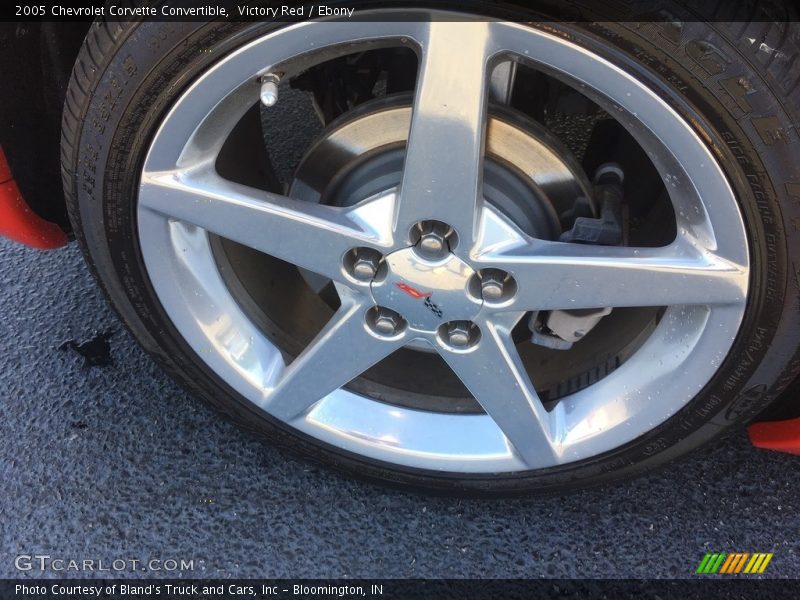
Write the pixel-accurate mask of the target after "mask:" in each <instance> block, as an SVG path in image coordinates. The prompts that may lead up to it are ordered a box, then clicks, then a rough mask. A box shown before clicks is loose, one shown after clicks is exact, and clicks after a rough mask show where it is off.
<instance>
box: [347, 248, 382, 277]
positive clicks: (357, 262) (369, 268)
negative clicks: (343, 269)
mask: <svg viewBox="0 0 800 600" xmlns="http://www.w3.org/2000/svg"><path fill="white" fill-rule="evenodd" d="M381 258H382V256H381V253H380V252H378V251H377V250H373V249H372V248H356V249H355V250H353V251H351V252H350V254H349V255H348V258H347V259H346V260H345V263H346V266H347V267H348V270H349V271H350V274H351V275H352V276H353V277H355V278H356V279H358V280H359V281H371V280H372V279H374V278H375V275H377V274H378V269H379V268H380V264H381Z"/></svg>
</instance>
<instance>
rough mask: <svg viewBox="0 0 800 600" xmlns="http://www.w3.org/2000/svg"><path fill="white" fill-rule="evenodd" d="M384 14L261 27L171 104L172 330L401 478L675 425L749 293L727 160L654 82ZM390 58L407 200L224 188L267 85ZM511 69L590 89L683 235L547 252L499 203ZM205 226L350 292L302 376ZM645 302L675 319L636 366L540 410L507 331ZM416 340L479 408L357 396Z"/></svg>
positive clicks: (569, 449) (593, 58) (158, 154)
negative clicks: (372, 373) (277, 78)
mask: <svg viewBox="0 0 800 600" xmlns="http://www.w3.org/2000/svg"><path fill="white" fill-rule="evenodd" d="M405 14H408V13H405ZM390 16H391V15H390V14H388V13H387V12H381V13H380V14H379V15H377V16H376V21H375V22H372V23H368V24H365V23H363V22H328V23H325V24H319V23H300V24H296V25H291V26H288V27H286V28H284V29H280V30H278V31H275V32H273V33H270V34H268V35H265V36H264V37H261V38H259V39H257V40H255V41H253V42H251V43H249V44H247V45H246V46H244V47H242V48H240V49H239V50H237V51H235V52H233V53H232V54H230V55H228V56H226V57H224V58H222V59H221V60H220V61H219V62H217V63H215V64H214V65H213V66H212V67H211V68H210V69H208V70H207V71H206V72H205V73H204V74H203V75H202V76H200V77H199V78H198V79H197V80H196V81H195V82H194V83H193V84H192V85H191V86H190V87H189V88H188V89H187V90H186V92H185V93H184V94H183V95H182V96H181V97H180V99H179V100H178V101H177V102H176V103H175V104H174V105H173V107H172V108H171V110H170V111H169V113H168V114H167V116H166V117H165V119H164V121H163V123H162V124H161V126H160V128H159V129H158V132H157V133H156V135H155V137H154V139H153V141H152V144H151V146H150V150H149V152H148V154H147V158H146V160H145V164H144V167H143V171H142V175H141V185H140V188H139V198H138V232H139V242H140V245H141V249H142V254H143V258H144V262H145V267H146V270H147V272H148V274H149V277H150V280H151V283H152V286H153V288H154V290H155V293H156V295H157V296H158V298H159V300H160V302H161V304H162V306H163V307H164V309H165V311H166V313H167V315H168V316H169V318H170V319H171V320H172V322H173V323H174V325H175V327H176V328H177V330H178V331H179V332H180V334H181V335H182V336H183V337H184V338H185V340H186V341H187V343H188V344H189V345H190V347H191V348H192V349H193V350H194V352H195V353H196V354H197V355H198V356H199V357H200V358H201V359H202V360H203V361H204V362H205V363H206V364H207V365H208V366H209V368H211V369H212V370H213V371H214V372H215V373H216V374H217V375H218V376H219V377H220V378H221V379H222V380H224V381H225V382H226V383H227V384H228V385H229V386H230V387H232V388H233V389H234V390H236V391H237V392H238V393H239V394H241V395H242V396H243V397H244V398H246V399H247V400H248V401H250V402H251V403H253V404H254V405H255V406H257V407H259V408H260V409H262V410H263V411H265V412H266V413H268V414H269V415H271V416H272V417H274V418H276V419H278V420H280V421H283V422H285V423H286V424H288V425H289V426H291V427H293V428H296V429H297V430H300V431H302V432H304V433H305V434H307V435H309V436H312V437H314V438H316V439H318V440H321V441H323V442H326V443H328V444H331V445H333V446H335V447H338V448H341V449H343V450H346V451H349V452H353V453H356V454H358V455H362V456H365V457H368V458H372V459H376V460H380V461H385V462H388V463H392V464H395V465H401V466H407V467H415V468H420V469H428V470H434V471H444V472H454V473H502V472H513V471H522V470H529V469H539V468H545V467H550V466H555V465H560V464H565V463H570V462H573V461H578V460H581V459H586V458H590V457H593V456H596V455H598V454H600V453H603V452H606V451H608V450H611V449H614V448H617V447H619V446H621V445H623V444H625V443H627V442H629V441H631V440H634V439H635V438H637V437H639V436H641V435H642V434H644V433H645V432H647V431H650V430H651V429H653V428H654V427H656V426H657V425H659V424H660V423H662V422H664V421H665V420H666V419H668V418H669V417H670V416H672V415H673V414H675V413H676V412H677V411H678V410H679V409H680V408H681V407H682V406H684V405H685V404H686V403H687V402H688V401H689V400H691V399H692V398H693V397H694V396H695V395H696V394H697V393H698V392H700V390H701V389H702V388H703V386H704V385H705V384H706V383H707V382H708V381H709V380H710V379H711V377H712V376H713V374H714V373H715V372H716V370H717V368H718V367H719V365H720V364H721V362H722V360H723V359H724V358H725V356H726V354H727V353H728V351H729V349H730V347H731V345H732V343H733V340H734V338H735V336H736V334H737V331H738V329H739V325H740V323H741V321H742V317H743V314H744V309H745V303H746V299H747V292H748V265H749V259H748V251H747V243H746V238H745V228H744V223H743V220H742V216H741V214H740V211H739V208H738V205H737V202H736V199H735V197H734V194H733V192H732V190H731V187H730V185H729V184H728V182H727V180H726V177H725V175H724V173H723V171H722V170H721V168H720V167H719V165H718V164H717V162H716V160H715V158H714V157H713V155H712V154H711V153H710V152H709V151H708V149H707V148H706V146H705V144H704V143H703V141H702V140H701V138H700V137H699V136H698V135H697V134H696V133H695V131H694V130H693V129H692V127H691V126H690V124H689V123H687V122H686V121H685V120H684V119H683V118H682V117H680V116H679V115H678V114H677V113H676V112H675V111H674V110H673V109H672V108H671V107H670V106H669V105H668V104H667V103H666V102H664V101H663V100H662V99H661V98H660V97H659V96H658V95H657V94H656V93H654V92H653V91H652V90H651V89H649V88H648V87H647V86H646V85H645V84H644V83H642V82H641V81H639V80H637V79H636V78H634V77H633V76H631V75H630V74H628V73H626V72H624V71H623V70H621V69H620V68H618V67H616V66H614V65H613V64H611V63H610V62H608V61H606V60H605V59H603V58H601V57H599V56H597V55H594V54H592V53H590V52H588V51H587V50H585V49H583V48H581V47H580V46H578V45H576V44H574V43H572V42H570V41H568V40H566V39H563V38H561V37H556V36H554V35H550V34H548V33H546V32H544V31H539V30H535V29H531V28H528V27H524V26H521V25H516V24H512V23H500V22H478V21H458V22H457V21H450V22H449V21H446V20H445V18H444V17H445V15H437V18H436V19H435V20H432V21H424V20H422V19H420V20H419V21H415V22H387V21H384V20H378V19H384V18H387V17H390ZM418 16H420V17H423V16H426V15H418ZM385 46H406V47H409V48H412V49H413V50H414V51H415V52H416V53H417V55H418V57H419V62H420V68H419V75H418V79H417V87H416V90H415V95H414V101H413V111H412V116H411V123H410V130H409V136H408V143H407V148H406V154H405V161H404V165H403V173H402V180H401V183H400V185H399V187H398V188H396V189H389V190H384V191H383V192H381V193H378V194H375V195H373V196H370V197H368V198H364V199H363V200H362V201H360V202H358V203H357V204H355V205H354V206H350V207H334V206H327V205H321V204H313V203H309V202H305V201H302V200H299V199H297V198H293V197H287V196H280V195H277V194H273V193H269V192H265V191H262V190H258V189H255V188H250V187H247V186H244V185H242V184H239V183H234V182H232V181H229V180H226V179H224V178H223V177H221V176H220V175H219V174H218V173H217V171H216V169H215V161H216V157H217V155H218V154H219V152H220V150H221V148H222V145H223V143H224V141H225V140H226V138H227V137H228V135H229V134H230V133H231V131H232V130H233V128H234V126H235V125H236V124H237V123H238V122H239V121H240V120H241V118H242V116H243V115H244V114H245V112H246V111H247V110H248V109H249V108H251V107H252V106H253V105H254V104H255V103H256V102H258V101H259V92H260V83H259V82H260V80H261V77H262V76H263V75H264V74H267V73H278V72H279V73H282V74H283V77H290V76H291V75H292V74H296V73H298V72H300V71H302V70H303V69H306V68H308V67H309V66H311V65H314V64H316V63H319V62H322V61H324V60H329V59H330V58H332V57H335V56H341V55H345V54H347V53H351V52H353V51H354V48H360V49H369V48H376V47H385ZM454 48H458V51H457V52H456V51H453V49H454ZM509 61H516V62H519V63H521V64H528V65H531V66H533V67H535V68H537V69H540V70H542V71H543V72H546V73H548V74H550V75H552V76H553V77H556V78H558V79H560V80H562V81H564V82H565V83H567V84H568V85H571V86H572V87H574V88H576V89H578V90H580V91H581V92H582V93H583V94H585V95H586V96H587V97H589V98H591V99H592V100H593V101H595V102H596V103H597V104H598V105H600V106H601V107H603V108H604V109H605V110H606V111H607V112H609V113H611V114H613V115H614V116H615V117H616V118H617V120H618V121H619V122H621V123H622V125H623V126H624V127H625V128H626V129H628V131H629V132H630V133H631V134H632V136H633V137H634V138H635V139H636V140H637V142H638V143H639V144H640V145H641V147H642V148H643V149H644V150H645V151H646V152H647V154H648V156H649V157H650V159H651V160H652V162H653V164H654V166H655V167H656V169H657V170H658V172H659V173H660V175H661V177H662V179H663V181H664V183H665V186H666V189H667V191H668V193H669V197H670V200H671V203H672V206H673V209H674V212H675V218H676V222H677V235H676V237H675V239H674V240H673V241H672V242H671V243H670V244H668V245H667V246H662V247H656V248H653V247H619V246H590V245H583V244H573V243H563V242H555V241H551V240H544V239H537V238H534V237H532V236H531V235H529V234H528V233H526V232H524V231H523V230H521V229H520V228H519V227H518V226H517V225H516V224H515V223H514V222H512V220H510V219H509V218H508V217H507V216H506V215H504V214H503V213H502V212H501V211H499V210H497V209H496V208H495V207H494V206H493V205H491V204H490V203H488V202H486V201H485V200H484V195H483V188H482V174H483V166H484V138H485V130H486V123H487V111H488V108H487V107H488V102H489V101H488V98H489V95H490V89H493V88H496V87H497V74H498V73H500V74H502V73H503V72H504V69H503V68H502V65H504V64H508V63H509ZM499 65H500V68H498V66H499ZM500 83H501V84H502V81H501V82H500ZM500 87H502V85H501V86H500ZM492 93H495V91H492ZM209 234H214V235H217V236H221V237H223V238H226V239H230V240H234V241H235V242H237V243H240V244H243V245H246V246H249V247H251V248H254V249H256V250H258V251H260V252H263V253H265V254H268V255H270V256H273V257H276V258H279V259H281V260H284V261H287V262H289V263H292V264H294V265H296V266H297V267H298V268H300V269H303V270H306V271H309V272H311V273H315V274H318V275H321V276H323V277H325V278H329V279H330V280H332V281H333V282H334V283H335V286H336V291H337V292H338V295H339V298H340V300H341V306H340V308H339V309H338V310H337V311H336V312H335V314H334V315H333V317H332V318H331V320H330V321H329V322H328V323H327V325H326V326H325V327H324V328H323V329H322V331H320V333H319V334H318V335H317V337H316V338H315V339H314V340H313V341H312V342H311V343H310V344H309V345H308V347H307V348H306V349H305V350H304V351H303V352H302V353H301V354H300V355H299V356H298V357H297V358H295V359H294V360H292V361H287V359H286V357H285V356H284V355H283V354H282V352H281V350H280V349H279V348H278V347H277V346H276V345H275V344H274V343H273V341H272V340H270V339H269V338H268V337H267V336H266V335H265V334H264V333H263V331H262V330H261V329H260V328H259V327H258V326H257V325H256V324H254V323H253V322H252V320H251V319H250V318H249V317H248V315H247V313H246V312H245V311H243V310H242V308H241V307H240V305H239V303H237V301H236V299H235V297H234V295H233V294H232V293H231V290H230V289H229V288H228V286H227V285H226V283H225V281H224V279H223V277H222V276H221V274H220V271H219V268H218V265H217V263H216V261H215V258H214V254H213V252H212V247H211V243H210V236H209ZM277 293H280V289H279V287H278V290H277ZM634 306H636V307H648V306H666V307H667V308H666V310H665V311H664V313H663V316H662V317H661V319H660V321H659V322H658V325H657V326H656V328H655V329H654V331H653V332H652V334H651V335H650V336H649V337H648V338H647V340H646V341H645V342H644V343H643V344H642V345H641V346H640V347H639V348H638V350H637V351H636V352H635V353H634V354H633V355H632V356H631V357H630V358H629V359H628V360H627V361H626V362H625V363H624V364H623V365H622V366H620V367H619V368H618V369H616V370H615V371H613V372H612V373H610V374H609V375H608V376H606V377H604V378H603V379H601V380H600V381H598V382H597V383H595V384H593V385H590V386H589V387H586V388H585V389H582V390H580V391H578V392H577V393H574V394H571V395H568V396H566V397H563V398H561V399H560V400H559V401H558V403H557V404H555V406H553V407H550V408H549V409H546V408H545V406H544V404H543V403H542V402H541V401H540V399H539V398H538V397H537V394H536V391H535V389H534V386H533V384H532V382H531V380H530V378H529V375H528V373H527V372H526V370H525V368H524V366H523V364H522V362H521V361H520V358H519V355H518V353H517V350H516V348H515V345H514V342H513V340H512V337H511V331H512V329H514V327H515V326H516V325H517V324H518V323H519V322H520V320H521V319H522V318H523V316H524V315H526V314H527V313H529V312H530V311H544V310H564V309H582V308H603V307H614V308H619V307H634ZM419 344H424V345H427V346H428V347H430V348H432V349H434V350H435V351H436V352H438V353H439V354H440V355H441V356H442V357H443V359H444V360H445V361H446V362H447V364H448V365H449V366H450V368H451V369H452V370H453V371H454V372H455V373H456V375H457V376H458V377H459V378H460V379H461V381H462V382H463V383H464V385H465V386H466V387H467V389H468V390H469V391H470V392H471V393H472V395H473V396H474V397H475V399H476V400H477V401H478V403H479V404H480V406H481V407H482V409H483V411H484V412H483V413H482V414H450V413H441V412H435V411H429V410H417V409H411V408H408V407H400V406H396V405H392V404H390V403H385V402H381V401H379V400H376V399H373V398H370V397H368V396H366V395H362V394H357V393H355V392H353V391H351V390H349V389H347V388H346V387H344V386H346V384H347V383H348V382H349V381H351V380H352V379H353V378H355V377H357V376H358V375H360V374H361V373H362V372H364V371H365V370H367V369H368V368H369V367H371V366H372V365H373V364H375V363H376V362H378V361H380V360H381V359H383V358H384V357H386V356H388V355H389V354H391V353H392V352H394V351H396V350H398V349H400V348H402V347H405V346H413V345H419ZM287 362H288V364H287Z"/></svg>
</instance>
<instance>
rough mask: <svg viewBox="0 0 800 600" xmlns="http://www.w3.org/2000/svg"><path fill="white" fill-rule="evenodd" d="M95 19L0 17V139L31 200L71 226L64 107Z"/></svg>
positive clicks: (47, 214)
mask: <svg viewBox="0 0 800 600" xmlns="http://www.w3.org/2000/svg"><path fill="white" fill-rule="evenodd" d="M90 26H91V23H84V22H77V23H46V22H45V23H0V72H2V73H4V74H5V81H4V82H3V83H4V84H5V86H4V87H5V89H4V91H3V93H2V94H0V145H2V146H3V149H4V151H5V154H6V157H7V159H8V162H9V165H10V167H11V171H12V173H13V174H14V178H15V179H16V182H17V185H18V186H19V188H20V191H21V192H22V195H23V197H24V198H25V199H26V201H27V203H28V205H29V206H30V207H31V209H33V210H34V211H35V212H36V213H37V214H39V215H40V216H42V217H43V218H45V219H47V220H48V221H52V222H54V223H57V224H58V225H60V226H61V227H62V228H64V230H65V231H69V230H70V226H69V220H68V219H67V213H66V207H65V203H64V194H63V190H62V188H61V161H60V148H59V144H60V139H61V111H62V109H63V106H64V98H65V94H66V89H67V84H68V83H69V77H70V74H71V72H72V67H73V65H74V63H75V58H76V56H77V55H78V50H79V49H80V47H81V43H82V42H83V39H84V37H85V35H86V32H87V31H88V29H89V27H90Z"/></svg>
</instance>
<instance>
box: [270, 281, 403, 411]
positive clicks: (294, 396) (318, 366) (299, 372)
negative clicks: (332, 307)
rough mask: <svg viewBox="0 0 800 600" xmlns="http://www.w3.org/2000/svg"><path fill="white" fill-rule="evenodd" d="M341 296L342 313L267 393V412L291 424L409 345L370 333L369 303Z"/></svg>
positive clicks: (339, 311) (295, 360)
mask: <svg viewBox="0 0 800 600" xmlns="http://www.w3.org/2000/svg"><path fill="white" fill-rule="evenodd" d="M342 296H343V298H342V306H341V307H340V308H339V310H338V311H337V312H336V313H335V314H334V315H333V317H332V318H331V320H330V321H329V322H328V323H327V324H326V325H325V327H324V328H323V329H322V331H320V332H319V334H317V336H316V337H315V338H314V340H312V342H311V343H310V344H309V345H308V346H307V347H306V349H305V350H304V351H303V352H302V353H301V354H300V355H299V356H298V357H297V358H295V359H294V360H293V361H292V362H291V364H289V366H288V367H287V368H286V369H285V370H284V372H283V373H282V374H281V376H280V378H279V379H278V381H277V382H276V384H275V386H274V387H273V388H272V390H271V391H270V392H269V393H268V394H267V396H266V399H265V402H264V404H263V408H264V409H265V410H266V411H267V412H269V413H270V414H272V415H274V416H276V417H279V418H281V419H284V420H287V421H291V420H292V419H295V418H297V417H299V416H300V415H302V414H303V413H304V412H306V411H307V410H308V409H309V408H310V407H311V406H312V405H313V404H314V403H316V402H317V401H318V400H320V399H322V398H324V397H325V396H327V395H328V394H330V393H331V392H333V391H334V390H336V389H338V388H340V387H342V386H343V385H345V384H346V383H348V382H349V381H350V380H352V379H354V378H355V377H358V376H359V375H361V373H363V372H364V371H366V370H367V369H369V368H370V367H371V366H372V365H374V364H375V363H377V362H378V361H380V360H381V359H383V358H385V357H386V356H388V355H389V354H391V353H392V352H394V351H395V350H396V349H398V348H400V347H401V346H402V345H403V344H404V343H405V340H404V337H403V336H402V335H400V336H397V338H395V339H391V340H384V339H378V338H376V337H374V336H373V335H371V334H370V333H369V332H368V331H367V329H366V326H365V325H364V315H365V313H366V311H367V310H368V308H369V306H370V303H369V302H367V301H366V300H365V299H362V297H358V296H355V295H351V294H349V293H346V292H342Z"/></svg>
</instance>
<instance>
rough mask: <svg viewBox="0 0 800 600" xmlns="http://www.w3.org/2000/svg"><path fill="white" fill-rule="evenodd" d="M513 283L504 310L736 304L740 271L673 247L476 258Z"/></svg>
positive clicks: (526, 248) (742, 282)
mask: <svg viewBox="0 0 800 600" xmlns="http://www.w3.org/2000/svg"><path fill="white" fill-rule="evenodd" d="M476 262H477V263H478V264H479V265H482V266H483V265H485V266H490V265H491V266H493V267H497V268H500V269H504V270H506V271H509V272H510V273H512V274H513V275H514V277H515V278H516V280H517V281H518V282H520V284H519V290H518V292H517V295H516V297H515V299H514V301H513V302H511V303H510V304H509V305H508V306H506V307H505V309H506V310H554V309H578V308H603V307H623V306H669V305H679V304H709V305H715V304H737V303H741V302H744V298H745V295H746V290H747V279H748V271H747V268H746V267H743V266H741V265H738V264H736V263H734V262H732V261H729V260H727V259H724V258H722V257H720V256H717V255H716V254H714V253H712V252H709V251H704V250H699V249H697V248H695V247H694V246H692V245H691V244H690V243H688V242H686V241H683V240H680V239H679V241H677V242H676V243H674V244H673V245H671V246H667V247H664V248H627V247H616V246H615V247H608V246H590V245H583V244H566V243H561V242H547V241H539V240H534V241H529V242H527V243H525V244H524V245H518V246H516V247H512V248H508V247H506V248H503V249H500V250H499V251H496V252H495V251H489V252H486V253H484V254H481V255H480V256H479V257H478V259H477V261H476Z"/></svg>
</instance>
